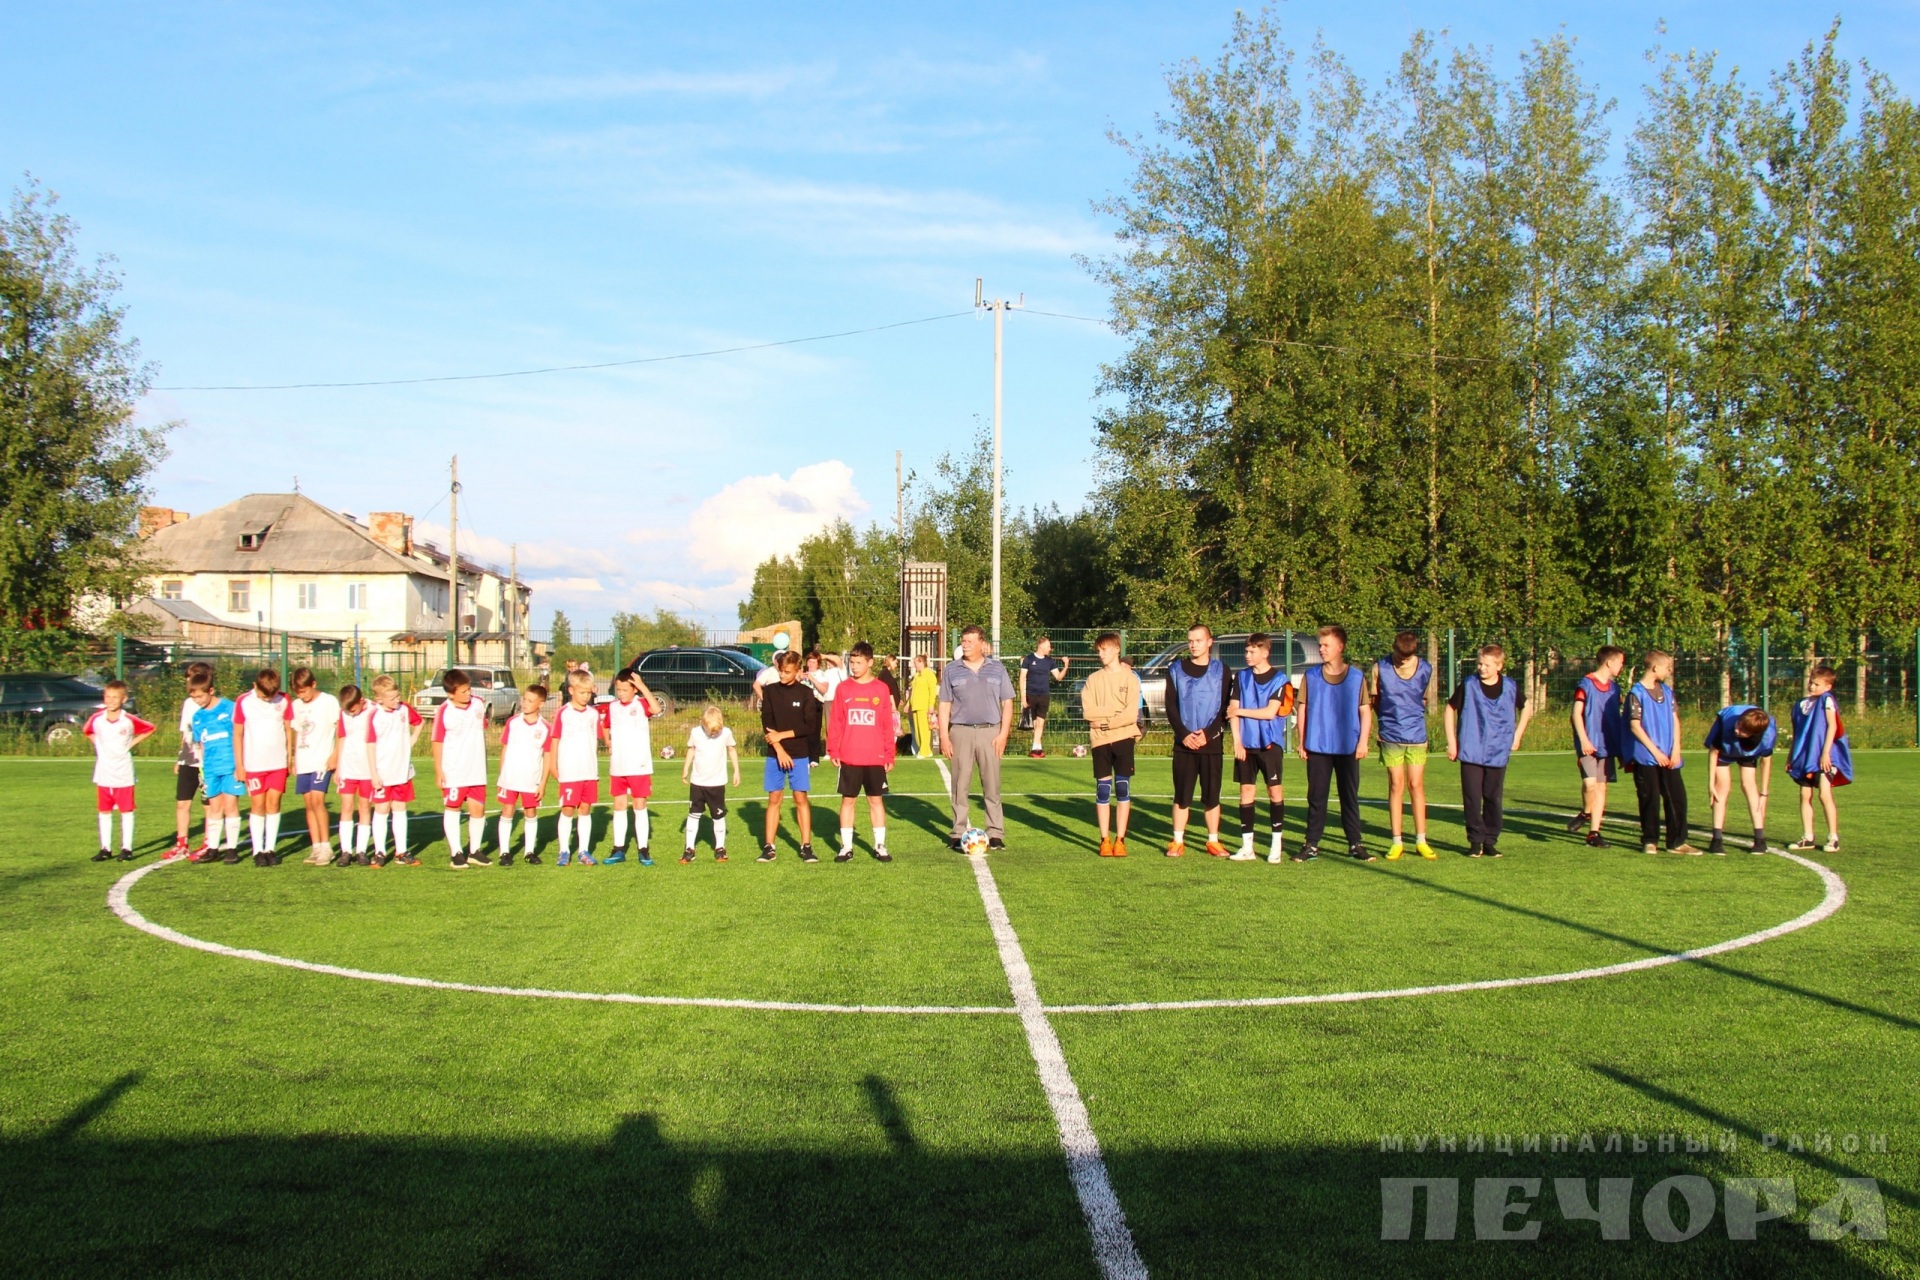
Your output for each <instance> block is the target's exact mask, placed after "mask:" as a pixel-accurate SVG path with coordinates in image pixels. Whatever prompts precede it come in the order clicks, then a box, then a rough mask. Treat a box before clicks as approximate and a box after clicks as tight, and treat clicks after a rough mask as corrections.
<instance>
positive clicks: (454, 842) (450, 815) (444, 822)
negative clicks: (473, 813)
mask: <svg viewBox="0 0 1920 1280" xmlns="http://www.w3.org/2000/svg"><path fill="white" fill-rule="evenodd" d="M440 829H441V830H442V831H444V832H445V833H446V836H447V852H449V853H451V854H454V855H455V856H458V855H460V854H462V853H465V852H466V850H464V849H462V848H461V847H460V811H459V810H458V809H448V810H445V811H444V812H442V813H441V815H440Z"/></svg>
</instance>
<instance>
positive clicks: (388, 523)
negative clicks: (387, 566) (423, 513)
mask: <svg viewBox="0 0 1920 1280" xmlns="http://www.w3.org/2000/svg"><path fill="white" fill-rule="evenodd" d="M367 532H368V534H369V536H371V537H372V538H373V540H374V541H375V542H377V543H379V544H380V545H381V546H383V547H385V548H386V549H387V550H389V551H391V552H393V553H394V554H395V555H402V556H410V555H412V554H413V517H412V516H410V515H408V514H406V513H405V512H404V511H371V512H368V513H367Z"/></svg>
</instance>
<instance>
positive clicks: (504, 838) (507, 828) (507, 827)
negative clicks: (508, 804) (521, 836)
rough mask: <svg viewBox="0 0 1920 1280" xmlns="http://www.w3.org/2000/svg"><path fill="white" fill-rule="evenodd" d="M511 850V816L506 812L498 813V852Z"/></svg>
mask: <svg viewBox="0 0 1920 1280" xmlns="http://www.w3.org/2000/svg"><path fill="white" fill-rule="evenodd" d="M511 848H513V815H512V814H511V813H508V812H507V811H506V810H504V809H503V810H501V811H500V852H502V853H505V852H506V851H507V850H509V849H511Z"/></svg>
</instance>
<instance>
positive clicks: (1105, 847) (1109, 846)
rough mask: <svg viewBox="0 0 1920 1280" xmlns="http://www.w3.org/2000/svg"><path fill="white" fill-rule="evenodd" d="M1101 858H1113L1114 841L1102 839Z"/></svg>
mask: <svg viewBox="0 0 1920 1280" xmlns="http://www.w3.org/2000/svg"><path fill="white" fill-rule="evenodd" d="M1100 856H1101V857H1103V858H1111V857H1112V856H1113V841H1112V840H1109V839H1105V838H1102V839H1101V841H1100Z"/></svg>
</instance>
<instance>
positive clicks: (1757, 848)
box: [1747, 836, 1769, 853]
mask: <svg viewBox="0 0 1920 1280" xmlns="http://www.w3.org/2000/svg"><path fill="white" fill-rule="evenodd" d="M1747 852H1748V853H1767V852H1769V850H1768V849H1767V842H1766V841H1765V840H1764V839H1763V838H1761V837H1760V836H1755V837H1754V838H1753V843H1752V844H1751V845H1749V846H1748V847H1747Z"/></svg>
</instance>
